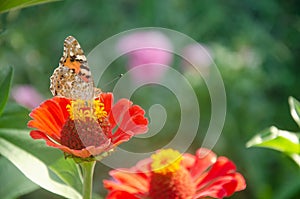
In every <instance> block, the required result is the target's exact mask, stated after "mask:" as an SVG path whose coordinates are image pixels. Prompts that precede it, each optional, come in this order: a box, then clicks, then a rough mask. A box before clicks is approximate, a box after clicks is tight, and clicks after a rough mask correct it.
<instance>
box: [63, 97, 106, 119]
mask: <svg viewBox="0 0 300 199" xmlns="http://www.w3.org/2000/svg"><path fill="white" fill-rule="evenodd" d="M66 108H67V111H68V112H69V114H70V119H71V120H81V121H86V120H87V119H88V120H90V119H93V120H95V121H97V120H100V122H101V120H102V118H104V117H107V112H106V111H105V110H104V104H103V103H101V102H100V101H99V100H88V101H85V100H81V99H77V100H72V101H71V104H68V105H67V106H66Z"/></svg>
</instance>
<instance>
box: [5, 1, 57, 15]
mask: <svg viewBox="0 0 300 199" xmlns="http://www.w3.org/2000/svg"><path fill="white" fill-rule="evenodd" d="M55 1H59V0H1V1H0V13H3V12H7V11H9V10H15V9H21V8H25V7H29V6H34V5H38V4H43V3H50V2H55Z"/></svg>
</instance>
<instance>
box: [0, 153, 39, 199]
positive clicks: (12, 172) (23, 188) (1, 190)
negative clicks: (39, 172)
mask: <svg viewBox="0 0 300 199" xmlns="http://www.w3.org/2000/svg"><path fill="white" fill-rule="evenodd" d="M0 179H2V180H4V179H8V180H6V181H5V183H2V184H1V186H0V195H1V198H2V199H11V198H17V197H18V196H21V195H24V194H27V193H30V192H32V191H34V190H36V189H38V188H39V186H38V185H36V184H34V183H32V182H31V181H30V180H29V179H28V178H26V177H25V176H24V175H23V174H22V173H21V172H20V170H18V169H17V168H16V167H15V166H14V165H13V164H11V162H9V161H8V160H7V159H6V158H4V157H0Z"/></svg>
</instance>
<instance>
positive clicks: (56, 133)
mask: <svg viewBox="0 0 300 199" xmlns="http://www.w3.org/2000/svg"><path fill="white" fill-rule="evenodd" d="M68 103H69V100H67V99H65V98H59V97H55V98H52V99H50V100H46V101H44V102H43V103H42V104H41V105H40V106H39V107H37V108H36V109H34V110H33V111H32V112H31V113H30V117H31V118H32V119H33V120H31V121H29V122H28V127H31V128H36V129H38V130H39V131H42V132H44V133H45V134H47V135H48V136H50V137H51V138H52V139H54V140H56V141H57V142H59V141H60V132H61V128H62V126H63V124H64V122H65V120H66V118H67V117H68V112H67V111H66V105H67V104H68ZM62 106H63V107H62Z"/></svg>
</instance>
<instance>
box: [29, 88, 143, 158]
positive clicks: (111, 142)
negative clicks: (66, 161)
mask: <svg viewBox="0 0 300 199" xmlns="http://www.w3.org/2000/svg"><path fill="white" fill-rule="evenodd" d="M144 114H145V111H144V110H143V109H142V108H141V107H140V106H137V105H133V104H132V102H131V101H129V100H127V99H121V100H119V101H118V102H117V103H116V104H114V105H113V94H112V93H101V94H100V96H99V97H97V98H95V99H93V100H90V101H83V100H71V99H68V98H65V97H53V98H51V99H49V100H46V101H44V102H43V103H42V104H41V105H40V106H39V107H37V108H36V109H34V110H33V111H32V112H31V113H30V117H31V118H32V120H31V121H29V123H28V127H31V128H35V129H36V130H32V131H31V132H30V136H31V137H32V138H33V139H44V140H45V141H46V144H47V145H48V146H51V147H55V148H59V149H60V150H62V151H63V152H65V153H66V154H68V155H70V156H76V157H80V158H88V157H95V156H97V155H100V154H101V153H103V152H107V151H110V150H111V149H113V148H114V147H116V146H117V145H118V144H120V143H122V142H125V141H128V140H129V139H130V138H131V137H132V136H134V135H137V134H142V133H145V132H146V131H147V124H148V120H147V119H146V118H145V117H144Z"/></svg>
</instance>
